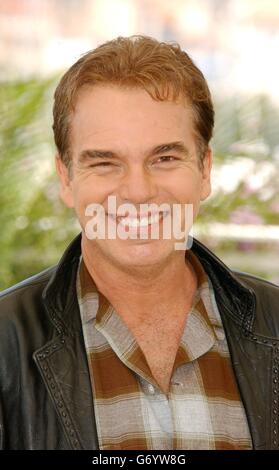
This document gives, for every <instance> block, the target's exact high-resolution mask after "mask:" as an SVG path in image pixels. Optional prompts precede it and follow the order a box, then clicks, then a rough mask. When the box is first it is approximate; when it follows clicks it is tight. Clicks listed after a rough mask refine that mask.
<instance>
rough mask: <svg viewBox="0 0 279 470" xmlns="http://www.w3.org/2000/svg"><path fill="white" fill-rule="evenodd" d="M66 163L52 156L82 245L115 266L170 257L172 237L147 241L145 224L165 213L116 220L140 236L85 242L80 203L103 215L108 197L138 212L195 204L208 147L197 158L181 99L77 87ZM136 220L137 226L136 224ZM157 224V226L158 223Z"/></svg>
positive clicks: (206, 175)
mask: <svg viewBox="0 0 279 470" xmlns="http://www.w3.org/2000/svg"><path fill="white" fill-rule="evenodd" d="M71 153H72V168H71V176H70V177H69V174H68V169H67V168H66V167H65V165H64V164H63V163H62V161H61V160H60V159H57V169H58V173H59V176H60V180H61V197H62V199H63V200H64V202H65V204H66V205H67V206H69V207H74V209H75V211H76V214H77V216H78V219H79V221H80V224H81V227H82V229H83V241H82V243H83V249H84V250H86V251H87V252H94V250H95V252H96V251H98V254H99V256H101V257H103V258H104V259H106V260H107V261H109V262H110V263H114V264H115V265H116V266H118V267H123V269H124V268H125V269H126V268H129V267H133V266H146V265H153V264H158V263H159V264H160V263H164V262H166V260H167V259H168V258H169V257H170V256H177V255H178V253H177V252H175V250H174V243H175V239H174V238H173V237H172V238H171V239H163V237H162V236H161V231H160V237H159V239H152V238H151V237H150V236H149V234H150V232H149V230H150V223H151V224H152V223H153V224H159V225H160V224H161V223H162V217H163V216H165V213H164V214H163V213H162V212H159V213H158V214H156V210H155V211H154V212H153V216H152V217H153V218H151V219H148V218H146V217H145V219H143V218H141V219H140V220H139V219H138V220H137V217H135V218H126V219H123V218H121V217H120V218H117V219H116V221H115V223H116V224H122V225H126V227H128V228H129V230H132V231H134V232H136V233H140V231H144V230H145V231H147V238H145V239H142V238H141V237H137V238H133V239H126V240H123V239H121V238H120V237H117V238H116V239H114V240H113V239H104V240H101V239H99V240H98V239H96V240H89V239H88V238H87V237H86V235H85V233H84V229H85V226H86V223H87V222H88V217H86V216H85V209H86V207H87V206H88V205H89V204H92V203H97V204H101V205H102V206H103V207H104V209H105V212H106V216H107V217H110V215H109V213H108V212H109V210H108V197H109V196H115V198H116V206H117V207H119V206H120V205H121V204H123V203H130V204H133V205H134V206H135V207H136V210H137V214H136V215H138V214H139V210H140V206H141V204H152V203H154V204H158V205H161V204H163V203H167V204H169V205H170V206H172V205H173V204H193V212H194V217H195V216H196V215H197V213H198V209H199V204H200V201H201V200H204V199H205V198H206V197H207V196H208V195H209V193H210V169H211V152H210V151H208V152H207V154H206V156H205V158H204V163H203V167H202V168H201V165H200V164H199V159H198V155H197V149H196V145H195V136H194V129H193V124H192V117H191V111H190V109H189V108H187V107H186V105H185V104H183V103H182V102H181V103H174V102H170V101H155V100H153V99H152V98H151V97H150V96H149V94H148V93H147V92H146V91H145V90H142V89H139V88H135V89H134V88H132V89H126V88H120V87H118V86H112V85H106V86H104V85H102V86H94V87H91V88H89V87H88V88H84V89H83V90H82V91H81V92H80V94H79V97H78V101H77V105H76V108H75V112H74V114H73V117H72V122H71ZM140 225H142V226H141V227H139V226H140ZM159 230H161V226H160V227H159Z"/></svg>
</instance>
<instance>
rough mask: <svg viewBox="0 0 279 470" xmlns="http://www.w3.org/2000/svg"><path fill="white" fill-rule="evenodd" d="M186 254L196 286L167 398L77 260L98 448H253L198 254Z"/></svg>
mask: <svg viewBox="0 0 279 470" xmlns="http://www.w3.org/2000/svg"><path fill="white" fill-rule="evenodd" d="M187 256H188V259H189V260H190V262H191V263H192V265H193V267H194V269H195V272H196V274H197V277H198V290H197V292H196V296H195V300H194V302H193V306H192V308H191V311H190V312H189V316H188V319H187V325H186V327H185V331H184V333H183V335H182V339H181V343H180V346H179V349H178V352H177V356H176V359H175V364H174V368H173V375H172V378H171V384H170V391H169V394H168V396H166V395H165V394H164V393H162V392H161V390H160V389H159V388H158V385H157V383H156V381H155V380H154V378H153V377H152V374H151V371H150V369H149V366H148V364H147V362H146V359H145V356H144V355H143V353H142V351H141V349H140V347H139V346H138V344H137V343H136V340H135V339H134V337H133V335H132V333H131V331H130V330H129V329H128V327H127V326H126V324H125V323H124V322H123V321H122V320H121V318H120V316H119V315H118V314H117V312H116V311H115V310H114V308H113V306H112V305H110V303H109V302H108V300H107V299H106V298H105V297H104V296H103V295H102V294H101V293H100V292H98V290H97V287H96V285H95V284H94V282H93V280H92V278H91V277H90V275H89V273H88V271H87V269H86V267H85V264H84V262H83V260H82V258H81V262H80V267H79V273H78V276H77V293H78V300H79V306H80V313H81V320H82V326H83V335H84V340H85V345H86V350H87V355H88V364H89V371H90V377H91V384H92V390H93V401H94V411H95V417H96V425H97V433H98V440H99V448H100V449H101V450H104V449H106V450H107V449H134V450H142V449H156V450H165V449H184V450H188V449H189V450H190V449H251V448H252V444H251V437H250V432H249V428H248V424H247V419H246V415H245V411H244V408H243V405H242V402H241V399H240V396H239V392H238V388H237V385H236V381H235V377H234V373H233V370H232V366H231V361H230V355H229V351H228V346H227V342H226V338H225V334H224V330H223V326H222V322H221V318H220V315H219V312H218V308H217V305H216V302H215V298H214V292H213V288H212V286H211V283H210V280H209V279H208V277H207V275H206V273H205V271H204V269H203V267H202V265H201V263H200V262H199V260H198V259H197V258H196V256H195V255H194V254H193V253H192V252H190V251H189V252H187Z"/></svg>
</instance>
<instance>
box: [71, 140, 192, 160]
mask: <svg viewBox="0 0 279 470" xmlns="http://www.w3.org/2000/svg"><path fill="white" fill-rule="evenodd" d="M173 151H175V152H178V153H181V154H183V155H185V156H189V150H188V149H187V147H186V146H185V144H184V143H183V142H182V141H176V142H168V143H164V144H160V145H156V146H155V147H153V148H152V149H150V150H149V151H148V152H147V156H148V157H152V156H154V155H159V154H162V153H167V152H173ZM117 157H119V155H118V154H117V153H116V152H113V151H111V150H97V149H96V150H95V149H86V150H82V152H81V153H80V154H79V161H80V162H83V161H84V160H87V159H90V160H93V159H98V158H100V159H113V158H117Z"/></svg>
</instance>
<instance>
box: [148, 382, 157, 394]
mask: <svg viewBox="0 0 279 470" xmlns="http://www.w3.org/2000/svg"><path fill="white" fill-rule="evenodd" d="M148 391H149V393H151V394H152V395H153V394H154V393H155V388H154V387H153V385H151V384H148Z"/></svg>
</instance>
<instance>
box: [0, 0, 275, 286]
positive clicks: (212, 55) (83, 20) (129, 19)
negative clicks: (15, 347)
mask: <svg viewBox="0 0 279 470" xmlns="http://www.w3.org/2000/svg"><path fill="white" fill-rule="evenodd" d="M131 34H147V35H150V36H154V37H155V38H157V39H159V40H165V41H177V42H179V43H180V45H181V46H182V47H183V48H184V49H185V50H186V51H187V52H188V53H189V54H190V55H191V57H192V59H193V60H194V61H195V63H196V64H197V65H198V66H199V67H200V68H201V70H202V71H203V73H204V75H205V77H206V79H207V80H208V82H209V85H210V88H211V90H212V94H213V100H214V103H215V108H216V128H215V134H214V139H213V142H212V144H213V149H214V153H215V168H214V174H213V192H212V195H211V197H210V198H209V199H208V201H207V202H206V203H205V204H203V206H202V209H201V214H200V217H199V220H198V223H197V224H196V226H195V229H194V235H195V236H196V237H197V238H199V239H200V240H201V241H203V242H204V243H206V244H207V245H208V246H209V247H210V248H211V249H213V251H214V252H215V253H216V254H217V255H218V256H220V257H221V258H222V259H223V260H224V262H225V263H227V264H228V265H229V266H230V267H232V268H234V269H238V270H243V271H248V272H251V273H254V274H257V275H260V276H262V277H264V278H266V279H268V280H270V281H272V282H274V283H277V284H279V187H278V186H279V60H278V59H279V1H278V0H265V1H262V0H172V1H170V0H0V256H1V263H0V290H1V289H4V288H6V287H8V286H10V285H12V284H14V283H15V282H17V281H19V280H21V279H23V278H25V277H27V276H30V275H32V274H35V273H36V272H39V271H40V270H42V269H44V268H46V267H48V266H50V265H52V264H54V263H56V262H57V261H58V259H59V258H60V256H61V254H62V251H63V250H64V248H65V247H66V246H67V244H68V242H69V241H70V240H71V239H72V238H73V236H74V235H75V234H77V233H78V232H79V227H78V225H77V222H76V221H75V217H74V214H73V213H72V212H71V211H70V210H69V209H66V208H64V207H63V205H62V203H61V202H60V201H59V189H58V184H57V179H56V177H55V173H54V159H53V156H54V153H55V148H54V144H53V141H52V131H51V125H52V104H53V91H54V89H55V86H56V85H57V83H58V80H59V78H60V77H61V75H62V74H63V72H64V71H65V70H66V69H67V68H68V67H69V66H70V65H71V64H72V63H73V62H74V61H76V60H77V59H78V58H79V57H80V55H81V54H82V53H84V52H86V51H88V50H89V49H92V48H94V47H95V46H97V45H99V44H101V43H102V42H104V41H107V40H109V39H112V38H114V37H116V36H119V35H122V36H128V35H131Z"/></svg>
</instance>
